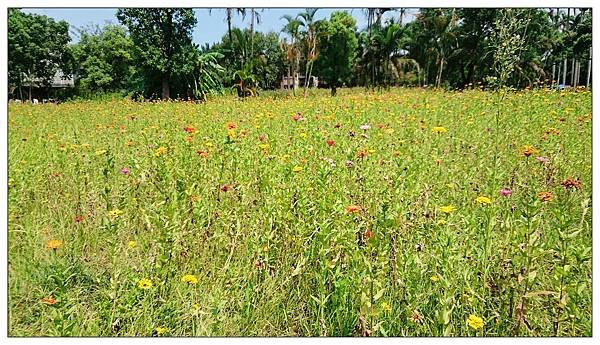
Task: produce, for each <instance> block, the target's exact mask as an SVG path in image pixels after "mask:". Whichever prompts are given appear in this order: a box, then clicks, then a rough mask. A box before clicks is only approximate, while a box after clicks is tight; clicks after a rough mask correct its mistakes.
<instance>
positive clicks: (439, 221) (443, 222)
mask: <svg viewBox="0 0 600 345" xmlns="http://www.w3.org/2000/svg"><path fill="white" fill-rule="evenodd" d="M443 224H446V221H445V220H443V219H440V220H438V221H437V225H443Z"/></svg>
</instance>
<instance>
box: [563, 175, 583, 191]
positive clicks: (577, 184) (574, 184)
mask: <svg viewBox="0 0 600 345" xmlns="http://www.w3.org/2000/svg"><path fill="white" fill-rule="evenodd" d="M561 184H562V185H563V187H565V188H566V189H569V188H571V189H579V188H581V181H579V180H575V179H573V178H571V177H569V178H567V179H566V180H564V181H562V182H561Z"/></svg>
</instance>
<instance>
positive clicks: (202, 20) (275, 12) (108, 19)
mask: <svg viewBox="0 0 600 345" xmlns="http://www.w3.org/2000/svg"><path fill="white" fill-rule="evenodd" d="M336 10H340V9H332V8H326V9H319V10H318V11H317V13H316V15H315V19H316V20H319V19H324V18H329V16H330V15H331V13H332V12H334V11H336ZM343 10H345V11H348V12H350V14H351V15H352V16H353V17H354V18H355V19H356V23H357V26H358V29H359V30H361V29H364V28H365V27H366V25H367V19H366V16H365V14H364V11H363V9H362V8H348V9H343ZM116 11H117V10H116V9H115V8H74V9H67V8H56V9H50V8H30V9H23V12H26V13H36V14H42V15H46V16H48V17H51V18H54V19H55V20H64V21H66V22H67V23H69V24H70V26H71V29H70V30H69V31H70V34H71V39H72V40H73V41H72V42H73V43H76V42H77V41H78V38H77V34H76V33H77V31H76V30H75V28H81V27H87V26H90V25H99V26H103V25H104V24H107V23H113V24H118V22H119V21H118V20H117V18H116V16H115V13H116ZM194 11H195V13H196V19H197V20H198V24H196V27H195V29H194V32H193V41H194V43H197V44H199V45H204V44H205V43H209V44H213V43H217V42H219V41H221V38H222V37H223V35H224V34H225V33H226V32H227V22H226V21H225V9H222V8H215V9H212V12H211V13H209V10H208V9H206V8H200V9H194ZM258 11H259V12H258V13H259V15H260V17H261V23H260V24H258V25H255V30H256V31H262V32H269V31H275V32H280V31H281V28H282V27H283V26H284V24H285V23H286V21H285V19H281V17H282V16H283V15H285V14H290V15H292V16H296V14H298V13H299V12H302V11H304V9H298V8H296V9H294V8H276V9H263V10H262V12H261V9H258ZM415 12H416V9H408V10H407V16H405V19H404V20H405V21H409V20H410V19H411V18H412V16H411V14H413V13H415ZM399 16H400V14H399V12H388V13H386V14H384V18H386V19H387V18H389V17H396V19H398V18H399ZM249 23H250V16H249V15H247V16H246V19H245V20H244V21H242V18H241V17H240V16H237V15H236V16H234V20H233V21H232V26H235V27H248V26H249Z"/></svg>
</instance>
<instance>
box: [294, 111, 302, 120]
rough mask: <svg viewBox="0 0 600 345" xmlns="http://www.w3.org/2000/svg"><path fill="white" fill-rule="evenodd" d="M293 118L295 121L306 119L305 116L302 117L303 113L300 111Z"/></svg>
mask: <svg viewBox="0 0 600 345" xmlns="http://www.w3.org/2000/svg"><path fill="white" fill-rule="evenodd" d="M293 119H294V121H302V120H304V118H303V117H302V115H301V114H300V113H297V114H296V115H294V117H293Z"/></svg>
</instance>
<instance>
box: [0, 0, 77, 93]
mask: <svg viewBox="0 0 600 345" xmlns="http://www.w3.org/2000/svg"><path fill="white" fill-rule="evenodd" d="M70 40H71V38H70V37H69V24H68V23H67V22H65V21H60V22H56V21H54V19H52V18H49V17H47V16H41V15H37V14H25V13H23V12H21V11H20V10H18V9H9V11H8V82H9V84H10V85H13V86H15V87H16V88H18V89H19V93H20V98H23V92H22V86H23V85H26V84H28V85H29V96H28V97H29V99H30V100H31V89H32V87H33V85H34V84H38V85H40V86H45V87H48V86H50V85H51V83H52V80H53V78H54V76H55V75H56V73H57V72H58V71H62V72H63V74H65V75H70V73H71V65H72V55H71V54H70V52H71V51H70V49H69V48H68V43H69V41H70Z"/></svg>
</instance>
